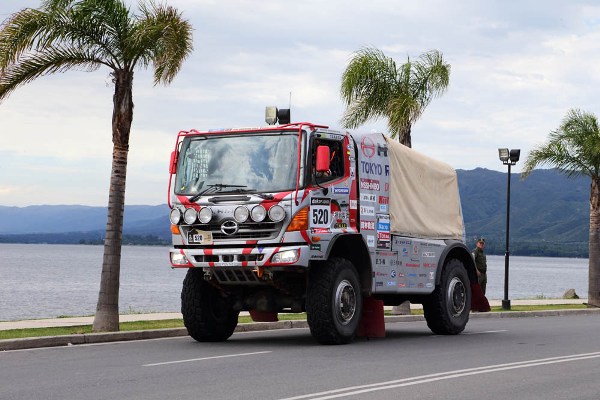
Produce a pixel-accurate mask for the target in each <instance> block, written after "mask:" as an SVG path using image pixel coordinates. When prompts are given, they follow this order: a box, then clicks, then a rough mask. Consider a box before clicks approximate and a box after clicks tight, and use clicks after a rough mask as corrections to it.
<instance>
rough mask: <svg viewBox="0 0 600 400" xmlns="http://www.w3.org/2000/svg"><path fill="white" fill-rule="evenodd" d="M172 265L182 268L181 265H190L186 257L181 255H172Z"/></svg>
mask: <svg viewBox="0 0 600 400" xmlns="http://www.w3.org/2000/svg"><path fill="white" fill-rule="evenodd" d="M171 265H173V266H181V265H190V262H189V260H188V259H187V257H186V256H184V255H183V254H180V253H171Z"/></svg>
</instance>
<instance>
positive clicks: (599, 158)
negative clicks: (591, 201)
mask: <svg viewBox="0 0 600 400" xmlns="http://www.w3.org/2000/svg"><path fill="white" fill-rule="evenodd" d="M541 166H551V167H556V168H558V169H559V170H560V171H561V172H563V173H564V174H565V175H567V176H570V177H573V176H579V175H586V176H590V177H592V178H595V177H598V173H599V171H600V130H599V129H598V121H597V119H596V117H595V116H594V115H593V114H590V113H585V112H582V111H581V110H578V109H572V110H569V112H568V113H567V115H566V117H565V118H564V119H563V121H562V123H561V125H560V127H559V128H558V129H556V130H554V131H552V132H550V134H549V135H548V140H547V141H546V142H545V143H543V144H541V145H538V146H536V147H534V148H533V150H531V152H529V154H528V155H527V159H526V161H525V165H524V169H523V171H522V173H521V177H522V178H526V177H527V176H528V175H529V174H531V172H532V171H533V170H534V169H535V168H536V167H541Z"/></svg>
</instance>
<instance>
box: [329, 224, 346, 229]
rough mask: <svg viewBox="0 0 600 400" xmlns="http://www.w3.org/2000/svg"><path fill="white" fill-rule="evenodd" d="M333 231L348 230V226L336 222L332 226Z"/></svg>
mask: <svg viewBox="0 0 600 400" xmlns="http://www.w3.org/2000/svg"><path fill="white" fill-rule="evenodd" d="M333 229H348V224H347V223H345V222H338V223H336V224H334V225H333Z"/></svg>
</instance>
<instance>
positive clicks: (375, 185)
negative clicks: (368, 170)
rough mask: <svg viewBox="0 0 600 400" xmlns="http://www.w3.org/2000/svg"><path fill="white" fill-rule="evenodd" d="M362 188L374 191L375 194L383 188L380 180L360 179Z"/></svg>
mask: <svg viewBox="0 0 600 400" xmlns="http://www.w3.org/2000/svg"><path fill="white" fill-rule="evenodd" d="M360 188H361V189H363V190H373V191H375V192H378V191H379V189H380V188H381V186H380V184H379V181H378V180H375V179H367V178H360Z"/></svg>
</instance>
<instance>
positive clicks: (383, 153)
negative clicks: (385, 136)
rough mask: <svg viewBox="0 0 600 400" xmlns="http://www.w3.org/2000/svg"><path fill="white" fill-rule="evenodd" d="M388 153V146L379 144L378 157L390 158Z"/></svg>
mask: <svg viewBox="0 0 600 400" xmlns="http://www.w3.org/2000/svg"><path fill="white" fill-rule="evenodd" d="M387 153H388V148H387V145H381V144H377V155H378V156H380V157H381V156H383V157H387V156H388V155H387Z"/></svg>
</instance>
